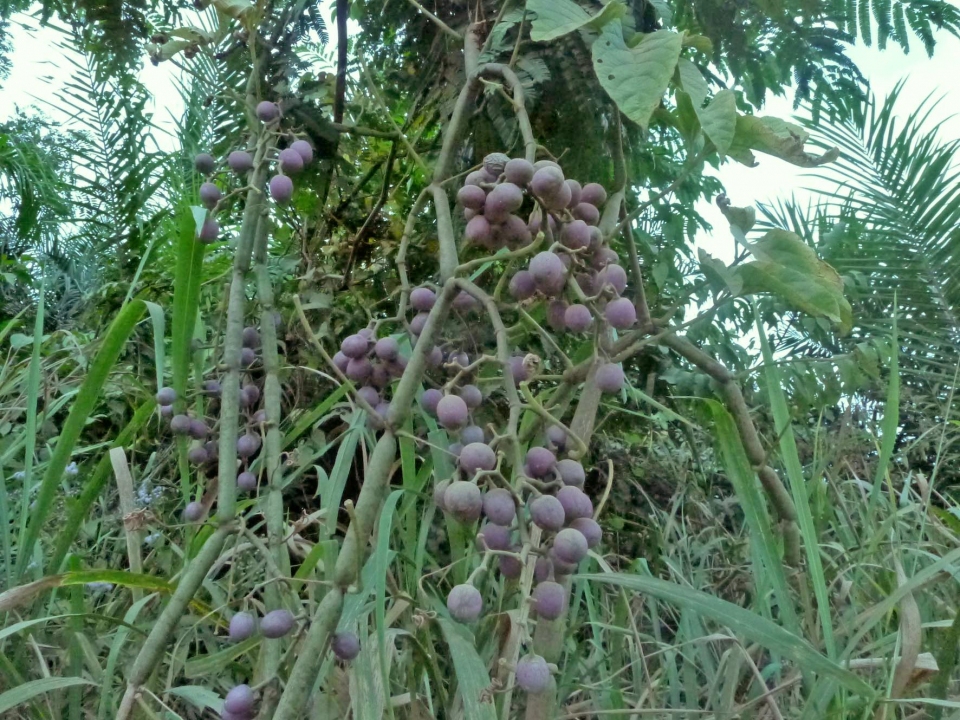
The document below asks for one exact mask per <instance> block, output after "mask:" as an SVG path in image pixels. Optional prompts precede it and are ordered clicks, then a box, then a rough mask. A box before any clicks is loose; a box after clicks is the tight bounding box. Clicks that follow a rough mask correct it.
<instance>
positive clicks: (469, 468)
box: [460, 442, 497, 477]
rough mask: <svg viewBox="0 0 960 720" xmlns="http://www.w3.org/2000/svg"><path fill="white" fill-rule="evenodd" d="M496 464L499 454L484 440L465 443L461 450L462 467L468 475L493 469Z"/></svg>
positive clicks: (471, 475)
mask: <svg viewBox="0 0 960 720" xmlns="http://www.w3.org/2000/svg"><path fill="white" fill-rule="evenodd" d="M496 466H497V454H496V453H495V452H494V451H493V450H492V449H491V447H490V446H489V445H486V444H484V443H482V442H474V443H470V444H469V445H465V446H464V448H463V450H461V451H460V468H461V469H462V470H463V471H464V472H465V473H466V474H467V476H468V477H473V475H474V474H476V473H477V472H478V471H480V470H493V469H494V468H495V467H496Z"/></svg>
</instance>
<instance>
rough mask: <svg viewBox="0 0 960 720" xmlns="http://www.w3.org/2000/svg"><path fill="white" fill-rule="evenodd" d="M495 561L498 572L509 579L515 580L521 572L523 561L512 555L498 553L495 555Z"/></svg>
mask: <svg viewBox="0 0 960 720" xmlns="http://www.w3.org/2000/svg"><path fill="white" fill-rule="evenodd" d="M497 563H498V564H499V566H500V574H501V575H503V576H504V577H505V578H508V579H510V580H516V579H517V578H518V577H520V575H521V574H522V573H523V563H521V562H520V560H518V559H517V558H515V557H514V556H513V555H500V556H498V557H497Z"/></svg>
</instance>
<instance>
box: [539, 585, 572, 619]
mask: <svg viewBox="0 0 960 720" xmlns="http://www.w3.org/2000/svg"><path fill="white" fill-rule="evenodd" d="M531 597H532V598H533V609H534V610H536V611H537V615H539V616H540V617H542V618H544V619H546V620H556V619H557V618H558V617H560V616H561V615H563V613H564V611H565V610H566V609H567V591H566V590H565V589H564V587H563V585H561V584H560V583H555V582H553V581H551V580H547V581H546V582H542V583H539V584H538V585H537V586H536V587H535V588H534V589H533V593H532V594H531Z"/></svg>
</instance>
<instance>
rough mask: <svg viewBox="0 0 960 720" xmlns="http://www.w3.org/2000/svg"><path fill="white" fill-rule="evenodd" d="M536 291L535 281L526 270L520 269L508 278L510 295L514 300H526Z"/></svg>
mask: <svg viewBox="0 0 960 720" xmlns="http://www.w3.org/2000/svg"><path fill="white" fill-rule="evenodd" d="M536 291H537V284H536V281H535V280H534V279H533V275H532V274H531V273H530V271H528V270H521V271H519V272H517V273H515V274H514V276H513V277H512V278H510V295H512V296H513V299H514V300H528V299H529V298H531V297H533V294H534V293H535V292H536Z"/></svg>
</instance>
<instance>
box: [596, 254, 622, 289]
mask: <svg viewBox="0 0 960 720" xmlns="http://www.w3.org/2000/svg"><path fill="white" fill-rule="evenodd" d="M618 262H620V256H619V255H617V253H616V252H615V251H614V250H613V249H611V248H609V247H606V246H604V247H599V248H597V251H596V252H595V253H594V254H593V257H592V258H590V263H591V264H592V265H593V266H594V267H595V268H601V269H602V268H605V267H606V266H607V265H616V264H617V263H618ZM614 272H616V271H614ZM624 277H626V274H624ZM624 285H626V283H624Z"/></svg>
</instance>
